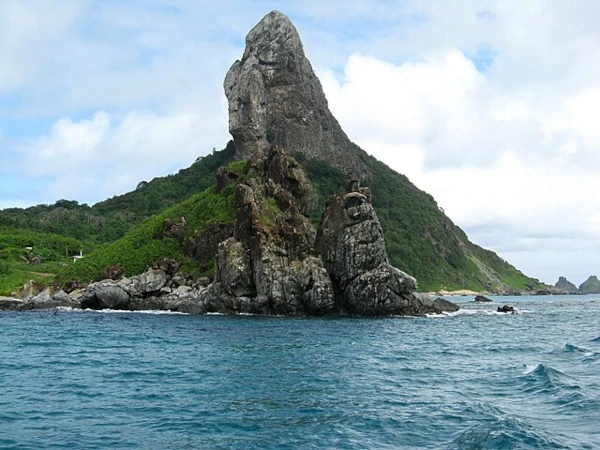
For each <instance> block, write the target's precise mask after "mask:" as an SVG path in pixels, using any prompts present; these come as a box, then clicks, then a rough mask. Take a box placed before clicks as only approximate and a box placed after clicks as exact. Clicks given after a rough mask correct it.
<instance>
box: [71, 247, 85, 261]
mask: <svg viewBox="0 0 600 450" xmlns="http://www.w3.org/2000/svg"><path fill="white" fill-rule="evenodd" d="M72 258H73V262H77V261H79V260H80V259H83V250H81V249H79V255H75V256H72Z"/></svg>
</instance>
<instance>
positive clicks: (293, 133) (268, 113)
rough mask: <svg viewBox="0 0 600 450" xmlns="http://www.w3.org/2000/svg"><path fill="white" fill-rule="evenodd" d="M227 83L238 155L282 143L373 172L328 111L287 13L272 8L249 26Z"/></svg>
mask: <svg viewBox="0 0 600 450" xmlns="http://www.w3.org/2000/svg"><path fill="white" fill-rule="evenodd" d="M224 88H225V95H226V96H227V100H228V102H229V132H230V133H231V135H232V136H233V140H234V142H235V147H236V157H237V158H239V159H242V158H246V157H248V156H250V155H251V154H252V153H254V152H255V151H257V150H262V149H264V148H265V147H267V146H268V145H277V146H281V147H283V148H286V149H287V150H288V151H290V152H301V153H304V154H305V155H306V156H307V157H308V158H311V159H317V160H326V161H328V162H329V163H330V164H332V165H334V166H336V167H338V168H340V169H342V170H343V171H344V172H346V173H347V174H348V175H349V176H352V177H356V178H365V177H367V176H368V171H367V169H366V166H365V165H364V163H363V162H362V160H361V159H360V158H359V149H358V147H357V146H356V145H354V144H353V143H352V142H350V140H349V139H348V136H346V133H344V131H343V130H342V128H341V127H340V125H339V123H338V121H337V120H336V119H335V117H333V115H332V114H331V111H329V107H328V104H327V99H326V98H325V94H324V93H323V88H322V87H321V83H320V82H319V79H318V78H317V76H316V75H315V73H314V71H313V69H312V66H311V64H310V61H309V60H308V59H307V58H306V56H305V54H304V48H303V47H302V41H301V40H300V36H299V34H298V31H297V30H296V28H295V27H294V25H293V24H292V22H291V21H290V19H288V18H287V17H286V16H285V15H283V14H281V13H280V12H278V11H272V12H270V13H269V14H267V15H266V16H265V17H263V19H262V20H261V21H260V22H259V23H258V24H257V25H256V26H255V27H254V28H252V30H250V32H249V33H248V36H246V50H245V51H244V55H243V57H242V59H241V60H238V61H236V62H234V63H233V65H232V66H231V68H230V69H229V72H228V73H227V76H226V77H225V83H224Z"/></svg>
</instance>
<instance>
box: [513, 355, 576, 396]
mask: <svg viewBox="0 0 600 450" xmlns="http://www.w3.org/2000/svg"><path fill="white" fill-rule="evenodd" d="M520 387H521V389H522V390H523V392H525V393H529V394H539V395H547V396H549V397H550V398H551V399H552V403H555V404H557V405H560V406H562V405H572V404H573V403H575V402H579V401H581V400H582V399H583V394H582V393H581V386H579V385H578V384H577V383H576V382H575V379H574V378H573V377H571V376H569V375H567V374H566V373H564V372H562V371H560V370H558V369H555V368H553V367H550V366H548V365H546V364H543V363H541V364H537V365H535V366H527V367H526V369H525V372H524V373H523V376H522V377H521V379H520Z"/></svg>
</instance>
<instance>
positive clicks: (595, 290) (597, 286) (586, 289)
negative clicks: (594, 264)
mask: <svg viewBox="0 0 600 450" xmlns="http://www.w3.org/2000/svg"><path fill="white" fill-rule="evenodd" d="M579 291H580V292H581V293H582V294H600V280H598V277H597V276H596V275H592V276H590V277H589V278H588V279H587V280H585V281H584V282H583V283H581V285H580V286H579Z"/></svg>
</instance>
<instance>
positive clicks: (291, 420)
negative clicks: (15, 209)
mask: <svg viewBox="0 0 600 450" xmlns="http://www.w3.org/2000/svg"><path fill="white" fill-rule="evenodd" d="M494 298H495V299H496V302H495V303H492V304H474V303H472V300H473V298H472V297H458V298H456V297H455V298H453V300H454V301H457V302H459V303H460V304H461V306H462V307H463V309H462V310H461V311H459V312H458V313H453V314H450V315H443V316H436V317H428V318H406V317H387V318H285V317H256V316H237V317H231V316H218V315H209V316H191V315H185V314H167V313H162V314H159V313H149V312H147V313H143V312H142V313H139V312H134V313H132V312H97V311H81V310H68V309H58V310H46V311H34V312H18V313H15V312H0V386H1V393H0V448H1V449H36V450H37V449H63V448H68V449H204V448H206V449H598V448H600V321H599V320H598V313H599V312H600V296H591V295H588V296H557V297H527V296H523V297H494ZM505 303H508V304H511V305H514V306H515V307H516V308H517V309H518V310H520V313H519V314H499V313H496V312H495V309H496V308H497V307H498V305H501V304H505Z"/></svg>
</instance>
